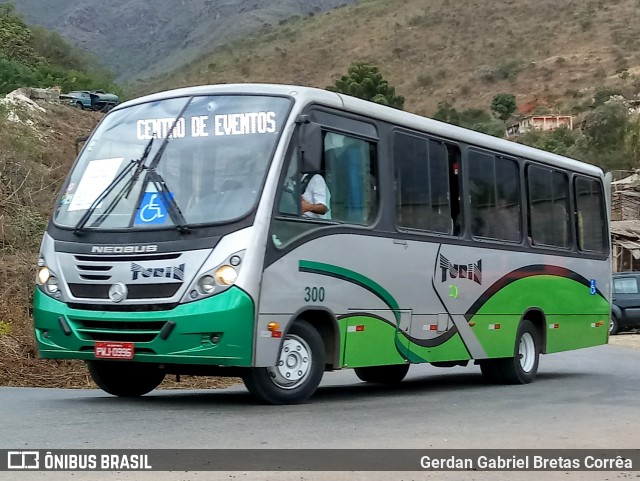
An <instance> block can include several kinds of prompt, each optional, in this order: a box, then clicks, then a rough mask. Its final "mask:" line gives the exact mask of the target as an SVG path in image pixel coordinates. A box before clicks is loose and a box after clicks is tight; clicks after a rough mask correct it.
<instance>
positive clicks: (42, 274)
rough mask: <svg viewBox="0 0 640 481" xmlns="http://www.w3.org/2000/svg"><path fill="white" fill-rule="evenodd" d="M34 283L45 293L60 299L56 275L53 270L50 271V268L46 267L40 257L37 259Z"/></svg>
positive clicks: (60, 294)
mask: <svg viewBox="0 0 640 481" xmlns="http://www.w3.org/2000/svg"><path fill="white" fill-rule="evenodd" d="M36 284H37V285H38V287H39V288H40V290H41V291H42V292H44V293H45V294H47V295H49V296H51V297H54V298H56V299H60V298H61V297H62V292H60V282H59V281H58V277H57V276H56V275H55V274H54V273H53V272H51V269H49V268H48V267H47V263H46V262H45V260H44V259H42V258H41V259H39V260H38V271H37V274H36Z"/></svg>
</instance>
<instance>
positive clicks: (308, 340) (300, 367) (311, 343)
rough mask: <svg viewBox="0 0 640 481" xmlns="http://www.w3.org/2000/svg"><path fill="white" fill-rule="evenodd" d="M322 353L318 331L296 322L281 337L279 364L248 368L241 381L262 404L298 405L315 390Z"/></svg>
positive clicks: (320, 378)
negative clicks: (282, 338)
mask: <svg viewBox="0 0 640 481" xmlns="http://www.w3.org/2000/svg"><path fill="white" fill-rule="evenodd" d="M324 365H325V351H324V344H323V342H322V338H321V337H320V334H319V333H318V331H317V330H316V329H315V328H314V327H313V326H312V325H311V324H309V323H308V322H306V321H302V320H299V321H296V322H294V323H293V325H292V326H291V328H290V329H289V332H287V334H286V335H285V337H284V340H283V342H282V347H281V350H280V355H279V356H278V364H277V365H276V366H274V367H254V368H251V369H249V370H248V371H247V372H246V373H245V375H244V376H243V378H242V380H243V381H244V384H245V386H246V387H247V389H248V390H249V392H250V393H251V394H252V395H253V396H254V397H256V398H257V399H258V400H259V401H260V402H262V403H265V404H298V403H301V402H304V401H306V400H307V399H308V398H309V397H311V395H312V394H313V393H314V392H315V391H316V389H317V387H318V385H319V384H320V381H321V380H322V375H323V373H324Z"/></svg>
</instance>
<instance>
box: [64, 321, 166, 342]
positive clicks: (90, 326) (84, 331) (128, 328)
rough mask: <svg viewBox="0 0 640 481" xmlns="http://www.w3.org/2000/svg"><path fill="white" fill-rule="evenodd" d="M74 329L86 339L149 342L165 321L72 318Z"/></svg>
mask: <svg viewBox="0 0 640 481" xmlns="http://www.w3.org/2000/svg"><path fill="white" fill-rule="evenodd" d="M73 322H74V323H75V324H76V331H77V332H78V333H79V334H80V335H81V336H82V337H83V338H84V339H86V340H92V341H122V342H151V341H153V340H154V339H155V338H156V336H157V335H158V334H159V333H160V331H161V330H162V328H163V327H164V325H165V324H166V322H167V321H149V322H143V321H103V320H93V319H74V320H73Z"/></svg>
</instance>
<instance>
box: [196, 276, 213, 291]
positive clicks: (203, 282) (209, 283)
mask: <svg viewBox="0 0 640 481" xmlns="http://www.w3.org/2000/svg"><path fill="white" fill-rule="evenodd" d="M198 288H199V289H200V292H202V293H203V294H211V293H212V292H213V291H214V289H215V288H216V280H215V279H214V278H213V276H210V275H204V276H202V277H201V278H200V279H199V280H198Z"/></svg>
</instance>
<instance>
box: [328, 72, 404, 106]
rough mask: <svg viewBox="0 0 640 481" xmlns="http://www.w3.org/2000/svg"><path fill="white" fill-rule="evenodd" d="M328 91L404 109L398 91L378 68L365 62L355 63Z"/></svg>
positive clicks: (402, 98)
mask: <svg viewBox="0 0 640 481" xmlns="http://www.w3.org/2000/svg"><path fill="white" fill-rule="evenodd" d="M327 90H331V91H333V92H339V93H342V94H347V95H351V96H352V97H358V98H361V99H364V100H370V101H371V102H375V103H377V104H382V105H388V106H390V107H395V108H397V109H403V108H404V97H402V96H401V95H396V89H395V88H394V87H392V86H391V85H389V82H387V81H386V80H385V79H384V78H383V77H382V74H381V73H380V72H379V71H378V67H376V66H375V65H370V64H368V63H366V62H363V61H356V62H353V63H352V64H351V66H350V67H349V70H348V71H347V74H346V75H343V76H342V77H341V78H340V79H339V80H336V83H335V84H334V85H332V86H329V87H327Z"/></svg>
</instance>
